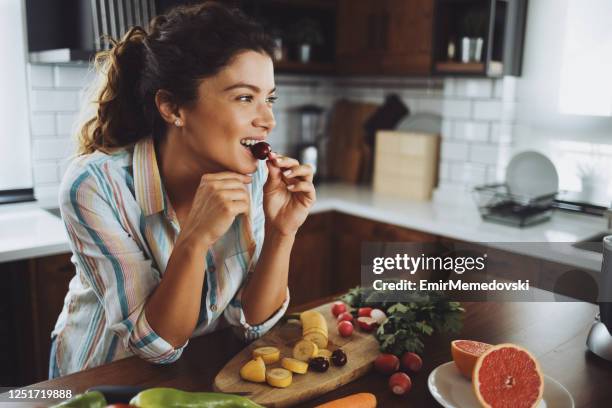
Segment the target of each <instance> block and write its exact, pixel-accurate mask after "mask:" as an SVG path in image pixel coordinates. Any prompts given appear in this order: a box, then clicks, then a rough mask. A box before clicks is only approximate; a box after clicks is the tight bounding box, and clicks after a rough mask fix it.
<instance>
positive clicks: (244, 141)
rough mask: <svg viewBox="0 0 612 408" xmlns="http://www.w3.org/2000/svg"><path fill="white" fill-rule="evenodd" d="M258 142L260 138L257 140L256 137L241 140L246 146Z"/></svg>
mask: <svg viewBox="0 0 612 408" xmlns="http://www.w3.org/2000/svg"><path fill="white" fill-rule="evenodd" d="M256 143H259V140H255V139H242V140H241V141H240V144H242V145H245V146H252V145H254V144H256Z"/></svg>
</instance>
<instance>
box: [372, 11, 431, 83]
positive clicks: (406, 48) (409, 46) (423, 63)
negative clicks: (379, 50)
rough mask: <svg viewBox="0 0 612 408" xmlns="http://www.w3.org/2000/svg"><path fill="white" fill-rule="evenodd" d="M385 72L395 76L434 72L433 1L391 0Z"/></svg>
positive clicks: (386, 19) (387, 25)
mask: <svg viewBox="0 0 612 408" xmlns="http://www.w3.org/2000/svg"><path fill="white" fill-rule="evenodd" d="M386 6H387V7H386V8H387V10H386V17H385V20H384V21H385V30H386V32H385V40H386V41H385V48H384V54H383V58H382V71H383V73H385V74H392V75H406V74H411V75H428V74H429V73H430V72H431V52H432V28H433V0H412V1H406V0H387V1H386Z"/></svg>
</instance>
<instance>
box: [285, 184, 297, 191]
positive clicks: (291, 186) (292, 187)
mask: <svg viewBox="0 0 612 408" xmlns="http://www.w3.org/2000/svg"><path fill="white" fill-rule="evenodd" d="M294 188H295V185H293V184H289V185H288V186H287V189H288V190H293V189H294Z"/></svg>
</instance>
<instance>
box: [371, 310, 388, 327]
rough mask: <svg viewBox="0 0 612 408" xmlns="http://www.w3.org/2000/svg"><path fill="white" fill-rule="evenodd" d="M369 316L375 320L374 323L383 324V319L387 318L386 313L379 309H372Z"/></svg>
mask: <svg viewBox="0 0 612 408" xmlns="http://www.w3.org/2000/svg"><path fill="white" fill-rule="evenodd" d="M370 317H371V318H372V319H374V320H376V323H378V324H383V323H384V321H385V320H387V315H386V314H385V312H383V311H382V310H380V309H372V311H371V312H370Z"/></svg>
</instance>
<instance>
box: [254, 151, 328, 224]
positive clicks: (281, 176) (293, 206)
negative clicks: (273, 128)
mask: <svg viewBox="0 0 612 408" xmlns="http://www.w3.org/2000/svg"><path fill="white" fill-rule="evenodd" d="M266 164H267V166H268V180H267V181H266V184H265V185H264V190H263V193H264V213H265V215H266V227H272V228H274V230H276V231H277V232H279V233H281V234H283V235H294V234H295V233H296V232H297V230H298V228H299V227H300V226H301V225H302V224H303V223H304V221H305V220H306V217H307V216H308V211H309V209H310V207H311V206H312V204H314V202H315V200H316V193H315V188H314V185H313V184H312V177H313V169H312V167H311V166H308V165H301V164H300V163H299V162H298V161H297V160H295V159H292V158H290V157H284V156H279V155H277V154H276V153H274V152H272V153H270V159H269V160H268V161H267V162H266Z"/></svg>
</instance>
